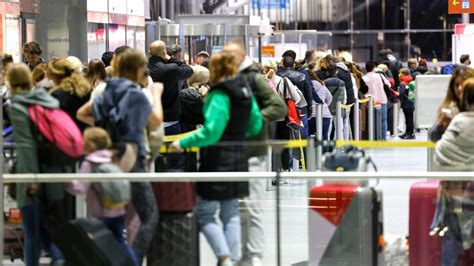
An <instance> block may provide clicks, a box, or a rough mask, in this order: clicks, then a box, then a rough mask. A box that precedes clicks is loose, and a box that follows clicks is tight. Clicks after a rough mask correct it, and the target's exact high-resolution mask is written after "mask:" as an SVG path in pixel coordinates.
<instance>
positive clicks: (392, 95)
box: [380, 74, 400, 103]
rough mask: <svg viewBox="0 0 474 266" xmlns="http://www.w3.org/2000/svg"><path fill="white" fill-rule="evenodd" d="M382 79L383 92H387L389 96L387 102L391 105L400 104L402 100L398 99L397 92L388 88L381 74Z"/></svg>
mask: <svg viewBox="0 0 474 266" xmlns="http://www.w3.org/2000/svg"><path fill="white" fill-rule="evenodd" d="M380 79H381V80H382V84H383V90H384V92H385V95H386V96H387V100H388V101H389V102H390V103H398V102H399V101H400V99H399V97H398V92H396V91H395V90H393V89H392V88H390V87H389V86H387V84H385V82H383V77H382V75H381V74H380Z"/></svg>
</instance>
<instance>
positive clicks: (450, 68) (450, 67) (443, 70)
mask: <svg viewBox="0 0 474 266" xmlns="http://www.w3.org/2000/svg"><path fill="white" fill-rule="evenodd" d="M454 69H455V66H454V65H453V64H449V65H445V66H444V67H442V68H441V74H443V75H451V74H453V72H454Z"/></svg>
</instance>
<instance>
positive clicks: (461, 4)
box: [448, 0, 474, 14]
mask: <svg viewBox="0 0 474 266" xmlns="http://www.w3.org/2000/svg"><path fill="white" fill-rule="evenodd" d="M448 13H449V14H462V13H474V0H448Z"/></svg>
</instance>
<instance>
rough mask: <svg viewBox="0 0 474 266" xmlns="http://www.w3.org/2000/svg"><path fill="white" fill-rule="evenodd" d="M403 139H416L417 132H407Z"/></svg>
mask: <svg viewBox="0 0 474 266" xmlns="http://www.w3.org/2000/svg"><path fill="white" fill-rule="evenodd" d="M402 139H416V137H415V134H413V133H412V134H407V135H406V136H403V138H402Z"/></svg>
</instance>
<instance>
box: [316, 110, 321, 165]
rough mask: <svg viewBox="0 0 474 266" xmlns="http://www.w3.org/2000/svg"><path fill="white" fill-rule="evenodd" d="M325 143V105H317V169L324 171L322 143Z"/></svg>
mask: <svg viewBox="0 0 474 266" xmlns="http://www.w3.org/2000/svg"><path fill="white" fill-rule="evenodd" d="M322 141H323V105H322V104H316V142H317V143H318V145H317V147H316V169H317V170H321V169H322V157H323V147H322V146H321V145H320V143H321V142H322Z"/></svg>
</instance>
